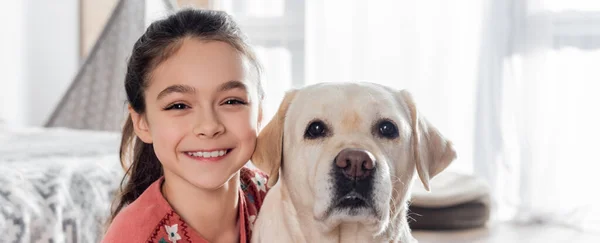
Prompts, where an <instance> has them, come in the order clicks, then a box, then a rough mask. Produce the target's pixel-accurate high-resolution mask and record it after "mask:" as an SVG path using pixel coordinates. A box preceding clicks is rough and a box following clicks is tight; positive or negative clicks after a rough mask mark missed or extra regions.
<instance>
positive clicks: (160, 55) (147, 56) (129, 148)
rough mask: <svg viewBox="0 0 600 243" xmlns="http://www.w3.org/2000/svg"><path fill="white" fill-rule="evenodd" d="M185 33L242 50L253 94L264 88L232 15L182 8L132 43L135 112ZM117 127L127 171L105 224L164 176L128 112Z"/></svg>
mask: <svg viewBox="0 0 600 243" xmlns="http://www.w3.org/2000/svg"><path fill="white" fill-rule="evenodd" d="M188 37H192V38H200V39H202V40H209V41H223V42H225V43H228V44H230V45H231V46H232V47H234V48H236V49H237V50H238V51H239V52H240V53H242V54H243V55H245V56H246V57H247V58H248V59H249V61H250V63H251V64H252V65H253V66H254V68H255V71H256V72H257V80H256V82H257V86H258V96H259V100H262V98H263V96H264V91H263V89H262V87H261V84H260V70H261V68H260V65H259V63H258V61H257V60H256V56H255V54H254V53H253V52H252V50H251V49H250V47H249V44H248V43H247V40H246V38H245V36H244V35H243V33H242V32H241V30H240V29H239V27H238V26H237V24H236V23H235V22H234V21H233V20H232V18H231V17H230V16H229V15H228V14H226V13H224V12H221V11H214V10H201V9H184V10H180V11H178V12H177V13H175V14H173V15H170V16H169V17H167V18H166V19H163V20H159V21H156V22H154V23H152V24H151V25H150V26H149V27H148V28H147V29H146V32H145V33H144V34H143V35H142V36H141V37H140V38H139V39H138V40H137V41H136V43H135V44H134V46H133V51H132V53H131V57H130V58H129V62H128V64H127V74H126V76H125V91H126V93H127V101H128V103H129V105H130V106H131V107H132V109H133V110H134V111H135V112H137V113H139V114H144V112H145V108H146V104H145V103H144V90H145V89H146V88H147V87H148V79H149V76H150V74H151V72H152V70H153V69H154V68H155V67H156V66H157V65H158V64H160V63H161V62H162V61H164V60H165V59H167V58H168V57H170V56H171V55H172V54H174V53H175V52H176V51H177V50H178V49H179V47H180V46H181V43H182V40H183V39H185V38H188ZM122 132H123V134H122V138H121V149H120V159H121V165H122V166H123V168H124V169H125V170H126V171H127V172H126V174H125V175H124V177H123V179H122V180H121V186H120V190H119V194H118V195H117V197H116V198H115V201H114V202H113V206H112V214H111V217H110V219H109V220H108V223H111V222H112V220H113V219H114V218H115V217H116V215H117V214H118V213H119V212H120V211H121V210H122V209H123V208H124V207H125V206H127V205H128V204H130V203H132V202H133V201H134V200H136V199H137V198H138V197H139V196H140V195H141V194H142V193H143V192H144V191H145V190H146V189H147V188H148V187H149V186H150V185H151V184H152V183H153V182H155V181H156V180H158V179H159V178H160V177H161V176H162V175H163V170H162V166H161V164H160V161H159V160H158V158H157V157H156V154H155V153H154V148H153V147H152V144H147V143H144V142H143V141H142V140H140V139H139V138H138V137H137V136H136V135H135V132H134V129H133V122H132V120H131V116H129V117H128V118H127V121H126V122H125V125H124V126H123V131H122Z"/></svg>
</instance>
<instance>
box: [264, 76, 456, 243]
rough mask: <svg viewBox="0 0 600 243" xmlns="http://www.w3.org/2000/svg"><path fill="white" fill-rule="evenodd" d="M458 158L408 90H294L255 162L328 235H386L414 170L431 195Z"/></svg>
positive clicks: (337, 86)
mask: <svg viewBox="0 0 600 243" xmlns="http://www.w3.org/2000/svg"><path fill="white" fill-rule="evenodd" d="M455 157H456V154H455V151H454V149H453V147H452V144H451V143H450V141H448V140H446V139H445V138H444V137H443V136H442V135H441V134H440V133H439V132H438V130H436V129H435V128H434V127H433V126H431V124H429V122H428V121H427V120H425V119H424V118H423V117H422V116H420V115H419V112H418V111H417V109H416V106H415V103H414V102H413V99H412V97H411V95H410V94H409V93H408V92H407V91H397V90H392V89H390V88H388V87H385V86H381V85H376V84H371V83H330V84H318V85H313V86H308V87H305V88H303V89H298V90H292V91H289V92H288V93H287V94H286V96H285V98H284V99H283V101H282V103H281V105H280V107H279V110H278V111H277V113H276V115H275V116H274V117H273V119H272V120H271V121H270V122H269V123H268V124H267V126H265V128H264V129H263V130H262V131H261V133H260V134H259V136H258V142H257V148H256V151H255V153H254V155H253V157H252V161H253V163H255V164H256V166H257V167H258V168H260V169H262V170H264V171H265V172H267V173H268V174H269V175H270V181H269V184H270V185H273V184H275V183H276V182H277V181H278V179H279V173H280V172H281V174H282V175H281V178H282V179H281V180H282V181H283V182H284V183H285V185H286V188H288V190H289V194H290V197H291V198H292V200H293V201H294V203H295V204H296V205H297V206H300V207H302V208H308V209H310V210H312V214H313V215H314V218H315V220H317V221H319V222H321V223H322V224H323V226H324V230H327V229H332V228H334V227H336V226H337V225H339V224H340V223H344V222H362V223H364V224H365V225H367V226H371V227H374V230H375V231H377V232H382V231H383V230H384V229H385V228H386V227H387V226H388V224H389V222H390V217H394V215H397V214H398V212H397V210H401V209H398V208H399V207H402V208H404V205H402V204H404V203H405V202H406V193H407V192H408V189H409V187H410V182H411V181H412V178H413V175H414V171H415V168H416V170H417V171H418V174H419V177H420V179H421V182H422V183H423V184H424V185H425V188H427V189H429V180H430V179H431V178H433V177H434V176H435V175H437V174H438V173H440V172H441V171H442V170H444V169H445V168H446V167H447V166H448V165H449V164H450V162H451V161H452V160H453V159H454V158H455Z"/></svg>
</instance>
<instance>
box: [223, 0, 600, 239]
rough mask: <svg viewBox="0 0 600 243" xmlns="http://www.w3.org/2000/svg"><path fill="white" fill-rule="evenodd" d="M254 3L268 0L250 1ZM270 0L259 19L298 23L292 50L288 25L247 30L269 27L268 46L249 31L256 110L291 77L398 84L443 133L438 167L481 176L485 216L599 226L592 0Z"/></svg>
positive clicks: (596, 32) (598, 50)
mask: <svg viewBox="0 0 600 243" xmlns="http://www.w3.org/2000/svg"><path fill="white" fill-rule="evenodd" d="M261 1H263V2H269V3H272V2H273V1H275V0H253V2H261ZM230 2H233V5H235V4H236V3H237V1H235V0H230ZM276 2H283V5H281V4H276V5H273V6H278V9H279V10H278V11H274V13H270V14H269V16H266V17H264V18H263V19H262V21H266V22H269V21H271V22H277V23H279V24H281V23H283V24H285V23H289V22H294V20H290V19H286V18H281V16H288V15H292V16H296V17H297V12H294V11H300V12H301V13H302V14H301V15H302V16H304V17H303V20H302V22H303V27H302V28H297V27H298V25H294V24H292V25H287V26H288V27H286V28H282V29H287V30H291V32H292V33H300V34H298V35H299V36H301V38H300V39H301V42H302V43H303V48H301V51H294V50H293V48H288V47H289V46H290V45H288V44H289V43H291V41H290V40H293V39H294V38H298V36H294V35H292V37H290V34H289V33H288V32H285V34H281V35H278V34H277V33H279V32H278V31H281V30H280V29H277V28H273V27H272V26H270V25H263V26H265V27H263V29H264V30H266V32H264V30H263V32H260V31H249V35H250V38H251V39H252V40H256V39H259V40H262V43H269V41H265V38H264V36H267V35H270V36H274V37H273V38H274V42H277V43H279V44H281V45H279V46H278V47H268V45H266V44H264V45H263V44H261V41H259V43H258V46H259V54H260V56H261V58H262V59H263V61H264V62H265V63H266V65H265V69H266V73H267V76H268V77H267V95H268V97H271V98H270V100H268V102H267V103H266V109H267V114H266V119H270V116H271V115H272V112H273V111H274V110H275V109H276V107H277V106H278V104H279V101H280V99H281V97H282V95H283V92H284V91H285V90H286V89H288V88H290V87H293V86H299V84H302V85H304V84H313V83H317V82H339V81H369V82H377V83H382V84H386V85H389V86H392V87H395V88H398V89H404V88H406V89H409V90H410V91H412V92H413V94H414V95H415V98H416V100H417V102H418V105H419V108H420V109H421V110H422V112H423V113H424V114H425V115H426V116H427V117H429V119H430V120H431V122H432V123H433V124H435V125H436V126H437V127H438V128H439V129H440V130H441V131H442V132H443V133H444V134H445V135H446V136H448V137H449V138H450V139H452V140H453V141H454V142H455V144H456V149H457V150H458V155H459V157H458V159H457V160H456V162H455V163H454V164H453V165H452V166H451V167H450V168H449V170H454V171H460V172H464V173H475V174H477V175H479V176H480V177H482V178H484V179H486V181H488V182H489V184H490V185H491V188H492V193H493V198H494V199H495V200H494V202H495V203H494V212H495V213H494V214H493V217H494V218H495V219H497V218H499V219H516V220H518V221H522V222H541V223H555V224H562V225H565V226H569V227H575V228H580V229H591V230H596V229H599V228H600V222H599V220H600V200H599V199H600V194H598V193H596V191H597V189H596V188H595V185H596V184H597V183H595V178H596V177H595V176H596V175H597V174H598V173H600V165H599V164H600V157H599V156H598V155H597V154H598V153H597V151H598V150H600V148H597V147H598V146H599V145H600V142H598V138H599V137H600V112H599V110H600V109H598V107H597V106H599V105H600V95H598V94H597V93H598V88H600V84H598V81H599V80H600V68H598V65H600V2H599V1H597V0H589V1H585V0H570V1H564V0H483V1H481V0H471V1H468V0H462V1H445V0H428V1H416V0H398V1H392V0H378V1H358V0H322V1H316V0H315V1H310V0H307V1H301V0H279V1H276ZM289 5H293V6H294V7H289ZM265 6H270V5H265ZM298 6H302V8H301V10H297V9H299V8H298ZM281 9H283V10H281ZM280 10H281V11H280ZM254 12H256V11H254ZM267 12H268V11H267ZM295 14H296V15H295ZM254 15H260V14H258V13H254ZM273 16H275V17H273ZM277 16H279V18H278V17H277ZM243 20H246V21H243V22H244V23H242V25H246V27H248V26H251V27H252V28H247V29H252V30H256V29H261V27H260V25H254V26H252V24H248V23H249V21H247V20H248V19H243ZM257 23H260V21H259V22H257ZM262 23H265V22H262ZM256 26H259V27H256ZM294 28H297V29H294ZM281 33H283V32H281ZM271 42H273V41H271ZM298 55H301V56H302V58H301V59H299V60H300V62H301V64H302V65H300V66H302V68H301V69H300V70H302V72H301V75H299V74H298V73H299V72H297V70H298V69H295V68H293V67H295V65H296V66H298V62H299V61H298ZM294 70H296V71H294ZM298 79H301V82H298Z"/></svg>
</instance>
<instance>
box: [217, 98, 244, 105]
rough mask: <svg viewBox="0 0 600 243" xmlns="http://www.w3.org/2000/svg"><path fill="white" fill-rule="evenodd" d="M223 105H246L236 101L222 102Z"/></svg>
mask: <svg viewBox="0 0 600 243" xmlns="http://www.w3.org/2000/svg"><path fill="white" fill-rule="evenodd" d="M223 104H224V105H246V104H248V103H246V102H244V101H242V100H238V99H229V100H226V101H225V102H223Z"/></svg>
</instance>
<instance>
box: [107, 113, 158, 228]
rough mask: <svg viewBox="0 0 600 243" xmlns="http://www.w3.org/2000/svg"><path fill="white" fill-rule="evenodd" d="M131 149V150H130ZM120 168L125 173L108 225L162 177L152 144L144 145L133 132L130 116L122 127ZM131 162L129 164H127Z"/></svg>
mask: <svg viewBox="0 0 600 243" xmlns="http://www.w3.org/2000/svg"><path fill="white" fill-rule="evenodd" d="M132 148H133V149H132ZM120 159H121V166H122V167H123V169H124V170H125V171H126V173H125V175H124V176H123V179H122V180H121V184H120V190H119V192H118V194H117V196H116V198H115V201H114V202H113V206H112V213H111V217H110V219H109V221H108V223H109V224H110V223H111V222H112V221H113V219H114V218H115V217H116V216H117V214H118V213H119V212H120V211H121V210H122V209H123V208H124V207H125V206H127V205H128V204H130V203H132V202H133V201H135V199H137V198H138V197H139V196H140V195H141V194H142V193H143V192H144V191H145V190H146V189H148V187H149V186H150V185H151V184H152V183H154V182H155V181H156V180H158V179H159V178H160V177H161V176H162V175H163V171H162V166H161V164H160V161H158V158H157V157H156V154H155V153H154V148H153V147H152V144H147V143H144V142H143V141H142V140H140V139H139V138H138V137H137V136H135V133H134V130H133V121H132V120H131V116H129V117H128V118H127V121H126V122H125V125H124V126H123V137H122V138H121V149H120ZM128 161H131V163H128Z"/></svg>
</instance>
